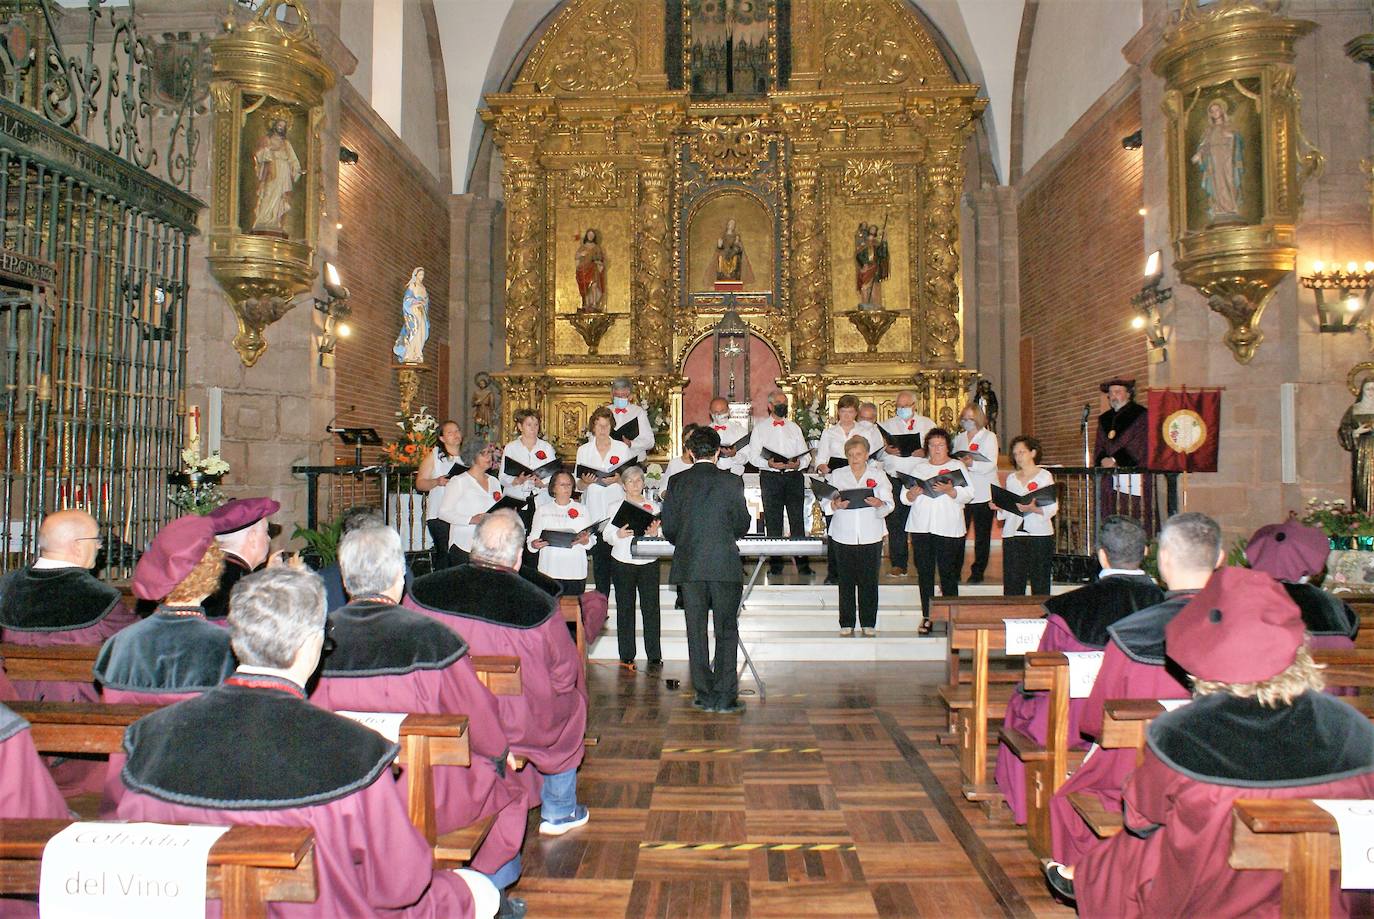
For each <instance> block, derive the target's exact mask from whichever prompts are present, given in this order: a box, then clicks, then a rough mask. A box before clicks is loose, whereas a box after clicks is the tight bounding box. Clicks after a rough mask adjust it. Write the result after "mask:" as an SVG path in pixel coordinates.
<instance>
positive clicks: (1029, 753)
mask: <svg viewBox="0 0 1374 919" xmlns="http://www.w3.org/2000/svg"><path fill="white" fill-rule="evenodd" d="M1024 684H1025V687H1026V689H1028V690H1032V691H1043V692H1047V693H1049V705H1050V709H1049V719H1048V721H1047V722H1046V728H1045V740H1046V743H1044V744H1040V743H1037V742H1036V741H1035V740H1033V739H1032V738H1031V737H1029V736H1028V735H1026V734H1024V733H1022V732H1021V731H1017V730H1012V729H1009V728H1001V729H1000V730H999V731H998V740H999V741H1001V742H1002V743H1004V744H1006V745H1007V747H1008V748H1009V749H1010V750H1011V752H1012V753H1014V754H1016V756H1017V758H1018V759H1020V760H1021V762H1022V764H1023V766H1024V768H1025V775H1026V837H1027V840H1028V842H1029V844H1030V848H1031V851H1032V852H1034V853H1035V855H1036V857H1037V858H1049V856H1050V848H1051V847H1050V810H1049V808H1050V797H1051V796H1053V794H1054V793H1055V792H1056V791H1058V790H1059V788H1060V786H1061V785H1063V784H1064V782H1065V780H1066V779H1067V778H1068V777H1069V764H1070V754H1069V659H1068V658H1067V657H1065V656H1064V655H1063V654H1061V653H1060V652H1058V651H1031V652H1029V653H1028V654H1026V659H1025V677H1024ZM1075 758H1076V759H1081V758H1082V757H1081V756H1078V757H1075Z"/></svg>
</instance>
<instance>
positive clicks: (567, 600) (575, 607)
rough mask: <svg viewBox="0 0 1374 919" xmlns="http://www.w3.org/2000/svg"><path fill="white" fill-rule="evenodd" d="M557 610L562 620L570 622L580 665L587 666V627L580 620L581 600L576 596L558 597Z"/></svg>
mask: <svg viewBox="0 0 1374 919" xmlns="http://www.w3.org/2000/svg"><path fill="white" fill-rule="evenodd" d="M558 611H559V612H561V613H562V614H563V621H564V622H569V623H572V627H573V635H575V636H576V639H577V654H578V656H579V657H581V658H582V666H583V667H586V666H587V627H586V624H585V623H583V622H582V601H581V599H580V598H578V597H559V598H558Z"/></svg>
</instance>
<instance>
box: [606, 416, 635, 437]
mask: <svg viewBox="0 0 1374 919" xmlns="http://www.w3.org/2000/svg"><path fill="white" fill-rule="evenodd" d="M638 436H639V419H638V418H631V419H630V420H629V421H627V422H625V423H624V424H622V425H621V426H620V427H618V428H616V429H615V430H613V431H611V440H634V439H635V438H636V437H638Z"/></svg>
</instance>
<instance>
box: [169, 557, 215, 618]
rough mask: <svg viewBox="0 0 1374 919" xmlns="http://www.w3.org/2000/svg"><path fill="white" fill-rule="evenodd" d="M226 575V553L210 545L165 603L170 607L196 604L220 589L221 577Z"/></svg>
mask: <svg viewBox="0 0 1374 919" xmlns="http://www.w3.org/2000/svg"><path fill="white" fill-rule="evenodd" d="M223 574H224V553H223V552H221V551H220V548H219V546H217V545H215V544H214V543H210V548H208V549H206V550H205V554H204V555H202V556H201V557H200V561H198V562H196V566H195V567H194V568H192V569H191V571H190V573H189V574H187V575H186V577H184V578H182V579H181V581H180V583H178V584H177V586H175V587H173V588H172V590H171V592H170V593H168V594H167V599H166V600H164V601H163V602H164V603H167V604H169V605H173V606H175V605H177V604H185V603H194V602H196V601H198V600H200V599H201V598H202V597H208V596H210V594H212V593H214V592H215V591H216V590H218V589H219V579H220V576H221V575H223Z"/></svg>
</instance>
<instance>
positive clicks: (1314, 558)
mask: <svg viewBox="0 0 1374 919" xmlns="http://www.w3.org/2000/svg"><path fill="white" fill-rule="evenodd" d="M1330 551H1331V544H1330V542H1329V541H1328V540H1327V538H1326V534H1325V533H1323V532H1322V531H1321V530H1319V529H1317V528H1316V527H1309V526H1304V525H1303V524H1301V523H1298V522H1297V521H1296V520H1292V519H1290V520H1288V521H1287V522H1286V523H1271V524H1269V525H1268V526H1262V527H1260V528H1259V529H1258V530H1256V531H1255V535H1254V536H1251V537H1250V542H1249V543H1247V544H1246V546H1245V558H1246V560H1247V561H1249V562H1250V567H1251V568H1254V569H1255V570H1256V571H1263V572H1264V573H1265V574H1267V575H1269V576H1270V577H1271V578H1273V579H1274V580H1276V581H1278V582H1280V583H1281V584H1283V588H1284V590H1286V591H1288V596H1289V597H1291V598H1292V599H1293V602H1294V603H1296V604H1298V609H1300V610H1301V611H1302V621H1303V624H1304V625H1306V626H1307V634H1308V635H1310V636H1311V641H1310V642H1309V646H1310V647H1311V648H1312V649H1313V650H1320V649H1335V650H1339V649H1342V648H1353V647H1355V636H1356V634H1358V632H1359V630H1360V617H1359V616H1357V615H1355V611H1354V610H1352V609H1351V608H1350V607H1349V606H1347V605H1346V604H1345V601H1344V600H1342V599H1341V598H1340V597H1337V596H1336V595H1335V594H1332V593H1329V592H1327V591H1325V590H1322V589H1321V588H1320V587H1318V586H1316V585H1315V584H1309V583H1308V580H1309V579H1311V578H1313V577H1316V576H1317V575H1319V574H1321V573H1322V570H1323V569H1325V568H1326V557H1327V555H1328V554H1329V553H1330Z"/></svg>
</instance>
